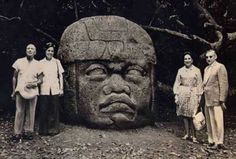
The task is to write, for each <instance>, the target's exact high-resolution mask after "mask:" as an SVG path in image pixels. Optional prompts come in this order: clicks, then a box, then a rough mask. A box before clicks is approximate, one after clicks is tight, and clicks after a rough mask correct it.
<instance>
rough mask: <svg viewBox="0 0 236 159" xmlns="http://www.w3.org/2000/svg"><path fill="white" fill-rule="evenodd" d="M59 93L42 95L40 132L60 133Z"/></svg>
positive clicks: (47, 133)
mask: <svg viewBox="0 0 236 159" xmlns="http://www.w3.org/2000/svg"><path fill="white" fill-rule="evenodd" d="M59 108H60V102H59V95H41V96H40V107H39V134H41V135H55V134H58V133H59Z"/></svg>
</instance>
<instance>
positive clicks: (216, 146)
mask: <svg viewBox="0 0 236 159" xmlns="http://www.w3.org/2000/svg"><path fill="white" fill-rule="evenodd" d="M210 149H211V150H217V149H218V144H214V145H213V146H211V147H210Z"/></svg>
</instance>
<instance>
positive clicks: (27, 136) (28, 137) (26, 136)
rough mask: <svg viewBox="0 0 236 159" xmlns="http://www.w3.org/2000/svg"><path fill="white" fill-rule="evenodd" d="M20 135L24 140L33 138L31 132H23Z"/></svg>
mask: <svg viewBox="0 0 236 159" xmlns="http://www.w3.org/2000/svg"><path fill="white" fill-rule="evenodd" d="M22 137H23V139H25V140H32V139H33V133H32V132H25V133H24V134H23V136H22Z"/></svg>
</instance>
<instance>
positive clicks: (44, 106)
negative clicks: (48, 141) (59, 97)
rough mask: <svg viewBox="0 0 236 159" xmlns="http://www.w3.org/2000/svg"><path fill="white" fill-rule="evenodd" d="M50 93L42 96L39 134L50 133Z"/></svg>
mask: <svg viewBox="0 0 236 159" xmlns="http://www.w3.org/2000/svg"><path fill="white" fill-rule="evenodd" d="M48 97H49V96H48V95H41V96H40V107H39V134H40V135H48V129H49V128H48V124H49V107H50V105H49V102H48Z"/></svg>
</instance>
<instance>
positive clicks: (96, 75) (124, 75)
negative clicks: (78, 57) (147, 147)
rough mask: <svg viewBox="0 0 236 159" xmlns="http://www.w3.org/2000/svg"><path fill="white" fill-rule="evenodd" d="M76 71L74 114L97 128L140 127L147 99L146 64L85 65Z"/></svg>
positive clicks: (97, 62) (148, 101)
mask: <svg viewBox="0 0 236 159" xmlns="http://www.w3.org/2000/svg"><path fill="white" fill-rule="evenodd" d="M76 67H77V76H78V81H77V92H78V95H79V99H78V100H77V101H78V111H79V112H80V113H81V114H80V115H81V116H82V117H83V118H84V119H85V120H86V121H87V122H88V123H90V124H91V125H94V126H99V127H100V128H101V127H113V126H114V127H126V126H127V127H130V126H131V127H132V126H134V125H135V124H137V123H138V124H142V120H140V119H145V115H147V114H145V113H147V110H148V109H149V104H150V97H151V83H150V81H151V80H150V70H151V69H150V68H149V67H148V66H147V64H146V63H143V62H140V63H138V62H137V63H128V62H108V61H88V62H81V63H77V66H76ZM148 70H149V71H148ZM138 120H140V121H139V122H137V121H138Z"/></svg>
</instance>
